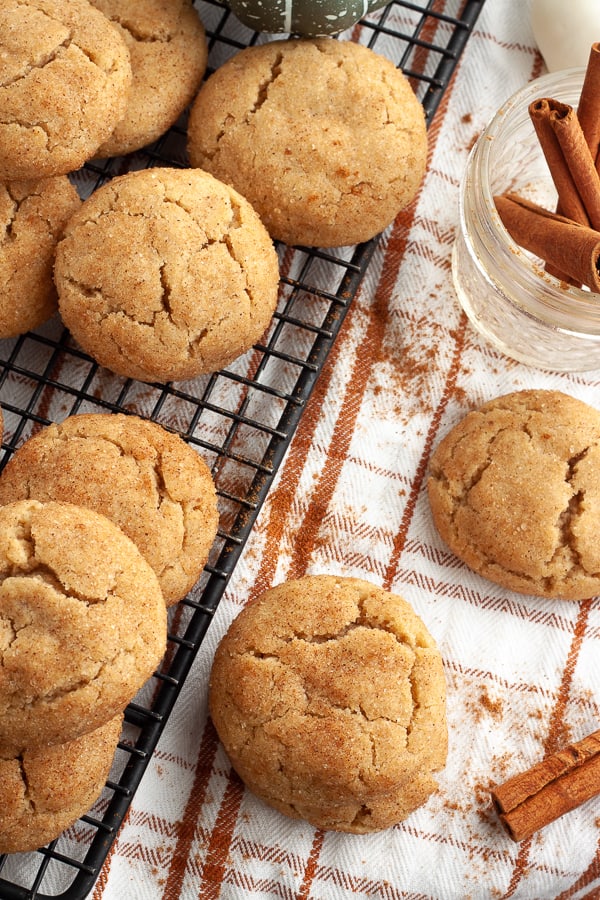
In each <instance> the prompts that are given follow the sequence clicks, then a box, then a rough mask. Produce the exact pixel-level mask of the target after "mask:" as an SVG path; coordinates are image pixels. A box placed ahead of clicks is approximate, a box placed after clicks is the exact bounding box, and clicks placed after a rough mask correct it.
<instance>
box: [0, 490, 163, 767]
mask: <svg viewBox="0 0 600 900" xmlns="http://www.w3.org/2000/svg"><path fill="white" fill-rule="evenodd" d="M165 646H166V606H165V603H164V600H163V597H162V593H161V590H160V586H159V584H158V580H157V578H156V575H155V574H154V572H153V571H152V569H151V568H150V566H149V565H148V563H147V562H146V561H145V560H144V558H143V557H142V555H141V553H140V552H139V550H138V549H137V547H136V546H135V544H134V543H133V541H131V540H130V539H129V538H128V537H126V536H125V535H124V534H123V533H122V531H121V530H120V528H118V527H117V526H116V525H115V524H114V523H113V522H111V521H110V520H109V519H107V518H106V517H105V516H102V515H100V514H99V513H96V512H93V511H92V510H88V509H83V508H81V507H78V506H73V505H72V504H69V503H55V502H47V503H40V502H39V501H37V500H22V501H18V502H16V503H11V504H9V505H8V506H2V507H0V756H2V757H4V758H7V757H14V756H18V755H20V754H21V753H22V752H23V750H24V749H25V748H28V749H35V748H37V747H40V746H43V745H45V744H52V743H66V742H67V741H70V740H73V739H74V738H76V737H78V736H80V735H81V734H85V733H87V732H88V731H92V730H94V729H95V728H99V727H100V725H103V724H104V723H105V722H107V721H108V720H109V719H111V718H112V717H113V716H115V715H117V713H118V712H120V711H122V710H123V709H124V708H125V706H126V705H127V704H128V703H129V701H130V700H131V699H132V697H133V696H134V695H135V694H136V693H137V691H138V689H139V688H140V687H141V686H142V684H143V683H144V682H145V681H146V679H147V678H148V677H149V676H150V675H151V674H152V673H153V671H154V669H155V668H156V666H157V665H158V663H159V662H160V660H161V658H162V656H163V654H164V651H165Z"/></svg>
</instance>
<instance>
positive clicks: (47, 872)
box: [0, 0, 484, 900]
mask: <svg viewBox="0 0 600 900" xmlns="http://www.w3.org/2000/svg"><path fill="white" fill-rule="evenodd" d="M483 4H484V0H466V2H465V0H430V2H421V3H419V2H414V3H411V2H400V0H393V2H391V3H390V4H389V5H388V6H386V7H385V8H383V9H382V10H379V11H377V12H376V13H374V14H372V15H371V16H370V17H368V18H367V19H365V20H363V21H362V22H361V23H360V26H359V27H358V28H357V29H355V30H354V32H353V34H352V38H353V39H356V40H359V41H360V42H361V43H364V44H367V45H368V46H369V47H371V48H372V49H373V50H375V51H376V52H378V53H382V54H383V55H386V56H387V57H388V58H390V59H391V60H392V61H393V62H394V63H395V64H396V65H397V66H399V67H400V68H401V69H402V71H403V72H404V73H405V74H406V75H407V77H409V78H410V80H411V83H412V85H413V87H414V90H415V92H416V94H417V96H418V97H419V99H420V100H421V102H422V103H423V106H424V108H425V114H426V118H427V122H428V124H429V123H430V122H431V120H432V117H433V115H434V113H435V111H436V109H437V107H438V105H439V102H440V100H441V98H442V96H443V93H444V91H445V89H446V88H447V86H448V83H449V81H450V78H451V76H452V73H453V72H454V69H455V67H456V64H457V62H458V60H459V58H460V55H461V53H462V51H463V49H464V47H465V44H466V42H467V40H468V37H469V35H470V33H471V30H472V28H473V25H474V24H475V22H476V20H477V17H478V15H479V13H480V11H481V9H482V7H483ZM196 6H197V8H198V11H199V13H200V16H201V18H202V21H203V22H204V25H205V27H206V31H207V37H208V41H209V61H208V70H207V74H209V73H210V72H211V71H213V70H214V69H215V68H217V67H218V66H219V65H221V64H222V63H223V62H224V61H225V60H226V59H228V58H229V57H230V56H232V55H233V54H234V53H236V52H237V51H238V50H240V49H241V48H243V47H246V46H248V45H250V44H254V43H257V42H262V41H264V40H266V39H267V37H266V36H265V35H259V34H257V33H254V32H251V31H249V30H248V29H246V28H245V27H244V26H242V25H241V24H240V23H239V22H238V21H237V20H236V19H235V17H234V16H233V15H232V14H231V13H230V12H229V10H228V9H227V8H226V7H225V6H223V5H222V4H221V3H220V2H218V0H196ZM152 165H171V166H185V165H187V160H186V156H185V117H182V120H181V121H180V122H179V123H177V125H176V126H175V127H173V128H172V129H170V131H169V132H168V133H167V134H166V135H165V136H164V137H163V138H161V140H159V141H158V142H157V143H156V144H154V145H152V146H151V147H149V148H146V149H145V150H144V152H142V153H137V154H133V155H131V156H130V157H128V158H124V159H111V160H107V161H103V162H102V164H101V165H96V164H93V163H91V164H88V165H86V166H85V167H84V168H83V169H82V170H81V171H80V172H77V173H74V175H73V179H74V181H75V183H76V185H77V187H78V189H79V191H80V193H81V195H82V196H83V197H85V196H86V195H89V193H91V192H92V191H93V190H95V189H96V188H97V187H98V186H100V185H101V184H103V183H104V182H105V181H107V180H109V179H110V178H111V177H113V176H114V175H117V174H122V173H123V172H125V171H128V170H130V169H133V168H143V167H147V166H152ZM376 246H377V239H374V240H373V241H370V242H368V243H365V244H362V245H360V246H357V247H352V248H345V249H344V250H343V251H335V252H324V251H320V250H315V249H310V250H308V249H304V248H289V247H284V246H279V247H278V253H279V259H280V265H281V285H280V297H279V303H278V308H277V312H276V314H275V316H274V318H273V322H272V325H271V328H270V330H269V332H268V333H267V334H266V335H265V337H264V340H263V342H262V343H260V344H259V345H257V346H255V347H254V348H253V349H252V350H251V351H249V352H248V353H247V354H245V355H244V356H243V357H241V358H240V359H239V360H236V362H235V363H234V364H233V365H232V366H231V367H229V368H228V369H227V370H226V371H221V372H217V373H215V374H213V375H210V376H205V377H202V378H198V379H195V380H193V381H189V382H179V383H177V384H154V385H152V384H140V383H139V382H135V381H131V380H128V379H124V378H120V377H118V376H116V375H113V374H111V373H110V372H107V371H106V370H105V369H102V368H100V367H99V366H97V365H96V364H95V363H94V361H93V360H92V359H90V358H89V357H88V356H86V355H85V354H84V353H82V352H81V351H80V350H79V348H78V347H77V346H76V345H75V344H74V342H73V341H72V339H71V337H70V335H69V334H68V332H67V331H66V330H65V329H64V328H63V326H62V324H61V323H60V321H58V320H57V319H54V320H52V321H50V322H49V323H46V325H45V326H43V327H42V328H40V329H38V330H37V331H36V332H34V333H29V334H27V335H24V336H22V337H20V338H18V339H15V340H10V341H8V340H5V341H0V406H1V407H2V410H3V414H4V436H3V443H2V458H1V459H0V467H2V466H3V465H4V464H5V463H6V461H7V460H8V458H9V457H10V456H11V454H12V453H13V452H14V450H15V449H16V448H17V447H18V446H19V445H20V444H21V443H22V442H23V441H24V440H26V439H27V438H28V437H29V436H30V435H31V434H33V433H34V432H35V431H37V430H38V429H39V428H40V427H43V426H45V425H48V424H49V423H50V422H53V421H54V422H56V421H61V420H62V419H63V418H65V417H66V416H68V415H73V414H76V413H83V412H125V413H135V414H136V415H139V416H143V417H145V418H148V419H151V420H153V421H155V422H158V423H160V424H161V425H163V426H164V427H166V428H169V429H171V430H173V431H175V432H177V433H178V434H180V435H181V437H183V438H184V439H185V440H186V441H187V442H188V443H189V444H190V445H192V446H194V447H195V448H196V449H197V450H198V452H199V453H200V454H202V456H203V457H204V459H205V460H206V461H207V462H208V464H209V465H210V467H211V470H212V473H213V477H214V480H215V484H216V487H217V493H218V497H219V506H220V527H219V532H218V535H217V539H216V541H215V545H214V547H213V550H212V553H211V557H210V559H209V562H208V564H207V566H206V567H205V570H204V572H203V574H202V577H201V579H200V581H199V583H198V585H197V586H196V588H195V589H194V590H193V591H192V592H191V593H190V595H189V596H188V597H187V598H186V599H185V600H183V601H182V602H181V603H179V604H178V605H177V607H176V609H175V610H172V611H171V618H170V622H169V640H168V649H167V653H166V656H165V659H164V662H163V664H162V666H161V669H160V670H159V671H157V672H156V673H155V674H154V676H153V677H152V678H151V679H150V680H149V682H148V683H147V684H146V686H145V687H144V689H143V690H142V691H141V692H140V693H139V694H138V695H137V696H136V698H135V702H133V703H131V704H130V706H129V707H128V709H127V712H126V717H125V725H124V729H123V734H122V736H121V740H120V742H119V746H118V749H117V752H116V755H115V761H114V764H113V768H112V771H111V774H110V777H109V779H108V781H107V784H106V787H105V789H104V791H103V793H102V796H101V797H100V798H99V800H98V802H97V803H96V804H95V805H94V807H93V808H92V810H91V811H90V813H89V814H88V815H85V816H83V817H82V818H81V819H80V820H79V821H78V822H77V823H76V824H75V825H74V826H73V827H72V828H70V829H68V831H66V832H65V833H64V834H63V835H61V836H60V837H59V838H58V839H57V840H56V841H53V842H52V843H51V844H49V845H48V846H47V847H43V848H40V849H39V850H38V851H36V852H34V853H28V854H15V855H11V856H0V897H1V898H10V900H33V898H37V900H46V898H50V897H60V898H64V900H77V898H83V897H85V896H86V895H87V894H88V893H89V892H90V891H91V889H92V887H93V885H94V883H95V881H96V879H97V877H98V875H99V873H100V869H101V867H102V865H103V863H104V860H105V858H106V856H107V854H108V851H109V850H110V847H111V844H112V842H113V840H114V839H115V836H116V833H117V830H118V828H119V826H120V825H121V823H122V822H123V819H124V816H125V814H126V812H127V810H128V808H129V805H130V803H131V800H132V798H133V796H134V794H135V792H136V790H137V788H138V786H139V784H140V781H141V779H142V776H143V774H144V772H145V770H146V766H147V764H148V761H149V759H150V756H151V754H152V752H153V750H154V748H155V746H156V744H157V742H158V739H159V737H160V735H161V733H162V731H163V729H164V728H165V726H166V724H167V720H168V717H169V713H170V711H171V709H172V708H173V705H174V703H175V701H176V699H177V697H178V695H179V692H180V689H181V687H182V685H183V683H184V681H185V678H186V675H187V673H188V672H189V669H190V667H191V665H192V662H193V660H194V657H195V655H196V653H197V652H198V649H199V647H200V645H201V643H202V640H203V637H204V635H205V633H206V630H207V629H208V627H209V625H210V622H211V619H212V616H213V614H214V612H215V610H216V608H217V605H218V603H219V600H220V598H221V596H222V594H223V592H224V590H225V587H226V585H227V582H228V579H229V578H230V576H231V574H232V572H233V570H234V568H235V565H236V563H237V560H238V559H239V556H240V553H241V551H242V549H243V547H244V544H245V542H246V539H247V537H248V535H249V533H250V530H251V529H252V526H253V524H254V522H255V519H256V516H257V514H258V512H259V510H260V508H261V505H262V503H263V500H264V499H265V497H266V495H267V492H268V490H269V488H270V486H271V484H272V482H273V479H274V476H275V474H276V472H277V469H278V467H279V464H280V462H281V460H282V458H283V456H284V453H285V451H286V449H287V447H288V445H289V443H290V441H291V438H292V436H293V434H294V431H295V429H296V426H297V424H298V421H299V419H300V416H301V415H302V410H303V408H304V407H305V405H306V402H307V400H308V398H309V396H310V393H311V391H312V388H313V386H314V384H315V381H316V379H317V377H318V375H319V372H320V370H321V368H322V366H323V364H324V362H325V359H326V357H327V354H328V352H329V350H330V348H331V346H332V344H333V342H334V340H335V338H336V336H337V334H338V332H339V330H340V327H341V325H342V322H343V319H344V316H345V314H346V312H347V310H348V308H349V305H350V303H351V302H352V299H353V298H354V296H355V295H356V292H357V290H358V288H359V285H360V283H361V280H362V278H363V276H364V273H365V271H366V269H367V266H368V265H369V261H370V259H371V256H372V254H373V251H374V250H375V248H376Z"/></svg>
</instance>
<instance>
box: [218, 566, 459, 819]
mask: <svg viewBox="0 0 600 900" xmlns="http://www.w3.org/2000/svg"><path fill="white" fill-rule="evenodd" d="M209 704H210V707H209V708H210V713H211V717H212V720H213V722H214V725H215V727H216V729H217V732H218V734H219V737H220V738H221V741H222V742H223V746H224V748H225V750H226V751H227V753H228V755H229V757H230V759H231V762H232V764H233V767H234V769H235V770H236V771H237V773H238V774H239V776H240V777H241V778H242V780H243V781H244V782H245V784H246V785H247V786H248V788H250V790H251V791H253V792H254V793H255V794H256V795H257V796H259V797H260V798H262V799H263V800H264V801H265V802H266V803H268V804H270V805H271V806H273V807H275V809H277V810H279V811H280V812H282V813H285V814H286V815H289V816H291V817H295V818H303V819H306V820H307V821H309V822H310V823H311V824H313V825H314V826H315V827H318V828H324V829H331V830H338V831H346V832H354V833H366V832H371V831H377V830H380V829H383V828H387V827H389V826H391V825H393V824H395V823H396V822H399V821H401V820H402V819H404V818H406V816H408V815H409V813H411V812H412V811H413V810H414V809H416V808H417V807H418V806H420V805H421V804H423V803H424V802H425V801H426V800H427V798H428V797H429V795H430V794H431V793H432V792H433V791H435V790H436V788H437V785H436V782H435V780H434V777H433V773H434V772H436V771H438V770H439V769H441V768H442V767H443V766H444V764H445V761H446V753H447V725H446V687H445V680H444V673H443V669H442V661H441V657H440V653H439V651H438V649H437V647H436V645H435V642H434V640H433V638H432V637H431V635H430V634H429V632H428V631H427V629H426V627H425V625H424V624H423V622H422V621H421V619H420V618H419V617H418V616H417V615H416V613H415V612H414V610H413V609H412V607H411V606H410V605H409V604H408V603H407V602H406V601H405V600H403V599H402V598H400V597H398V596H396V595H393V594H390V593H388V592H387V591H385V590H383V589H381V588H379V587H376V586H375V585H373V584H370V583H369V582H366V581H363V580H361V579H356V578H342V577H334V576H329V575H318V576H306V577H304V578H300V579H298V580H295V581H288V582H284V583H282V584H280V585H278V586H277V587H275V588H272V589H271V590H268V591H266V592H265V593H264V594H262V595H261V596H260V597H259V598H258V599H257V600H256V601H255V602H253V603H251V604H250V605H249V606H247V607H246V608H245V609H244V610H242V612H241V613H240V614H239V615H238V616H237V618H236V619H235V620H234V622H233V623H232V624H231V626H230V628H229V630H228V631H227V633H226V635H225V636H224V637H223V639H222V640H221V643H220V644H219V647H218V649H217V652H216V655H215V658H214V663H213V667H212V672H211V677H210V687H209Z"/></svg>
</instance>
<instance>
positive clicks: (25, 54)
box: [0, 0, 132, 181]
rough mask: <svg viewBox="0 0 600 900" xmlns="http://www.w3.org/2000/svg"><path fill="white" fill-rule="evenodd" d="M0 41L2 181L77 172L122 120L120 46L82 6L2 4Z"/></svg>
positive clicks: (81, 1)
mask: <svg viewBox="0 0 600 900" xmlns="http://www.w3.org/2000/svg"><path fill="white" fill-rule="evenodd" d="M0 35H2V61H1V67H0V69H1V75H0V81H1V86H2V88H1V90H0V181H14V180H19V179H20V180H25V179H35V178H44V177H47V176H51V175H65V174H66V173H68V172H71V171H73V170H74V169H78V168H79V167H80V166H81V165H83V163H84V162H86V161H87V160H88V159H90V158H91V157H92V156H93V155H94V153H95V152H96V150H97V149H98V147H99V146H100V144H102V143H103V142H104V141H105V140H106V139H107V138H108V137H109V135H110V134H111V133H112V132H113V131H114V129H115V126H116V124H117V122H118V121H119V120H120V119H121V118H122V117H123V115H124V114H125V109H126V107H127V101H128V97H129V91H130V87H131V81H132V74H131V64H130V61H129V52H128V50H127V47H126V45H125V42H124V41H123V38H122V37H121V35H120V34H119V32H118V31H117V29H116V28H115V26H114V25H113V24H112V23H111V22H109V21H108V19H107V18H106V16H104V15H103V14H102V13H101V12H100V11H99V10H97V9H95V8H94V7H93V6H92V5H91V3H88V2H87V0H28V2H27V3H22V2H20V0H4V2H3V3H2V4H1V5H0Z"/></svg>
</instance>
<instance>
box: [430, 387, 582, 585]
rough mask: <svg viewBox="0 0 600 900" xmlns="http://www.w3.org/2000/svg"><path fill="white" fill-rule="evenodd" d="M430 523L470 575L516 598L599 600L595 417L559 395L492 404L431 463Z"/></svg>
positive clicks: (512, 397) (452, 435) (534, 394)
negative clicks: (473, 573)
mask: <svg viewBox="0 0 600 900" xmlns="http://www.w3.org/2000/svg"><path fill="white" fill-rule="evenodd" d="M430 469H431V473H430V477H429V481H428V495H429V502H430V505H431V512H432V515H433V521H434V523H435V525H436V527H437V529H438V531H439V533H440V535H441V537H442V538H443V539H444V541H445V542H446V543H447V545H448V546H449V547H450V549H451V550H452V551H453V552H454V553H455V554H456V555H457V556H458V557H459V558H460V559H461V560H463V562H465V563H466V564H467V565H468V566H469V567H470V568H471V569H473V570H474V571H475V572H477V573H479V574H480V575H483V576H484V577H485V578H489V579H490V581H493V582H496V583H497V584H500V585H501V586H502V587H505V588H508V589H510V590H513V591H518V592H520V593H524V594H533V595H537V596H541V597H557V598H562V599H565V600H581V599H584V598H585V597H589V596H593V595H595V594H598V593H600V543H599V542H598V531H599V528H600V412H598V410H596V409H594V408H593V407H591V406H589V405H588V404H587V403H584V402H583V401H581V400H578V399H576V398H574V397H570V396H569V395H567V394H564V393H562V392H560V391H553V390H523V391H516V392H514V393H510V394H506V395H504V396H501V397H497V398H495V399H493V400H491V401H490V402H488V403H485V404H483V406H481V407H480V408H479V409H477V410H474V411H472V412H470V413H469V414H468V415H467V416H465V417H464V419H462V420H461V421H460V422H459V423H458V424H457V425H456V426H455V427H454V428H453V429H452V430H451V431H450V432H449V433H448V434H447V435H446V436H445V437H444V438H443V440H442V441H441V442H440V444H439V445H438V446H437V448H436V449H435V451H434V453H433V455H432V457H431V463H430Z"/></svg>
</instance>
